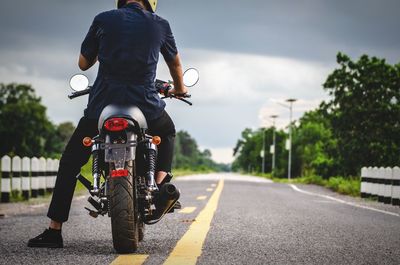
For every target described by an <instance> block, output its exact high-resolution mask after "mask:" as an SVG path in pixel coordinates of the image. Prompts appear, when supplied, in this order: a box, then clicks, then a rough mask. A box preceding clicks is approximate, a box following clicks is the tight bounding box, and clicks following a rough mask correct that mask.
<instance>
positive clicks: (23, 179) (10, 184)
mask: <svg viewBox="0 0 400 265" xmlns="http://www.w3.org/2000/svg"><path fill="white" fill-rule="evenodd" d="M59 164H60V161H59V160H58V159H51V158H47V159H46V158H44V157H40V158H37V157H32V158H29V157H23V158H21V157H19V156H15V157H13V158H11V157H9V156H3V157H2V158H1V182H0V183H1V187H0V190H1V202H2V203H7V202H10V198H11V197H12V195H16V196H18V195H19V194H22V196H23V198H24V199H25V200H29V198H31V197H32V198H36V197H38V196H44V195H45V193H46V192H52V191H53V188H54V185H55V181H56V175H57V171H58V166H59Z"/></svg>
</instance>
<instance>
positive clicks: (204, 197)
mask: <svg viewBox="0 0 400 265" xmlns="http://www.w3.org/2000/svg"><path fill="white" fill-rule="evenodd" d="M205 199H207V196H199V197H197V198H196V200H198V201H203V200H205Z"/></svg>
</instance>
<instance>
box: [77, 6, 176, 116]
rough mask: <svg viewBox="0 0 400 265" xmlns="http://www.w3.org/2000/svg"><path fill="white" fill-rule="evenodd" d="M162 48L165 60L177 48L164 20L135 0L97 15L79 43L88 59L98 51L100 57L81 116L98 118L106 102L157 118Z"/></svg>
mask: <svg viewBox="0 0 400 265" xmlns="http://www.w3.org/2000/svg"><path fill="white" fill-rule="evenodd" d="M160 52H161V54H162V55H163V57H164V59H165V61H167V62H169V61H171V60H173V59H174V58H175V56H176V54H177V53H178V51H177V48H176V44H175V40H174V36H173V34H172V31H171V28H170V26H169V23H168V21H167V20H165V19H163V18H161V17H159V16H157V15H156V14H154V13H151V12H148V11H146V10H144V9H143V8H142V7H141V6H140V5H139V4H137V3H130V4H127V5H125V6H124V7H122V8H120V9H116V10H111V11H107V12H104V13H101V14H99V15H97V16H96V17H95V18H94V21H93V23H92V25H91V27H90V29H89V32H88V34H87V36H86V38H85V40H84V41H83V43H82V48H81V54H82V55H83V56H84V57H85V58H86V59H88V60H89V61H92V60H95V58H96V56H98V61H99V63H100V66H99V72H98V75H97V78H96V81H95V82H94V84H93V87H92V88H91V91H90V94H89V102H88V105H87V108H86V110H85V116H86V117H88V118H94V119H98V118H99V116H100V114H101V111H102V110H103V109H104V107H106V106H107V105H109V104H120V105H136V106H137V107H139V108H140V109H141V110H142V112H143V114H144V115H145V117H146V119H147V120H153V119H157V118H158V117H159V116H160V115H161V113H162V111H163V110H164V108H165V102H164V101H163V100H161V99H160V97H159V95H158V93H157V91H156V89H155V86H154V80H155V77H156V69H157V62H158V59H159V54H160Z"/></svg>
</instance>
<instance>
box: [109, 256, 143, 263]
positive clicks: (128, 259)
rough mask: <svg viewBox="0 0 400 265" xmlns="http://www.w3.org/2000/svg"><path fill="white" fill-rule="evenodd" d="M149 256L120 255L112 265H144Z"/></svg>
mask: <svg viewBox="0 0 400 265" xmlns="http://www.w3.org/2000/svg"><path fill="white" fill-rule="evenodd" d="M148 256H149V255H135V254H130V255H120V256H118V257H117V258H116V259H115V260H114V261H113V262H112V263H111V264H110V265H128V264H129V265H142V264H143V263H144V262H145V261H146V259H147V257H148Z"/></svg>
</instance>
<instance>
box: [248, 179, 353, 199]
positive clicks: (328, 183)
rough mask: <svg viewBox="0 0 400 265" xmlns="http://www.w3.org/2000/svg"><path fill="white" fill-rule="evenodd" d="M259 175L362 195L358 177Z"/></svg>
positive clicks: (276, 180) (341, 192) (280, 180)
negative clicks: (325, 177)
mask: <svg viewBox="0 0 400 265" xmlns="http://www.w3.org/2000/svg"><path fill="white" fill-rule="evenodd" d="M256 175H257V176H260V177H264V178H269V179H272V180H273V181H274V182H279V183H299V184H315V185H319V186H323V187H326V188H329V189H331V190H333V191H335V192H338V193H340V194H345V195H350V196H353V197H359V196H360V187H361V181H360V178H358V177H350V178H344V177H340V176H338V177H331V178H329V179H324V178H322V177H321V176H315V175H312V176H305V177H300V178H294V179H291V180H290V181H289V180H288V179H282V178H274V177H272V176H271V174H256Z"/></svg>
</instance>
